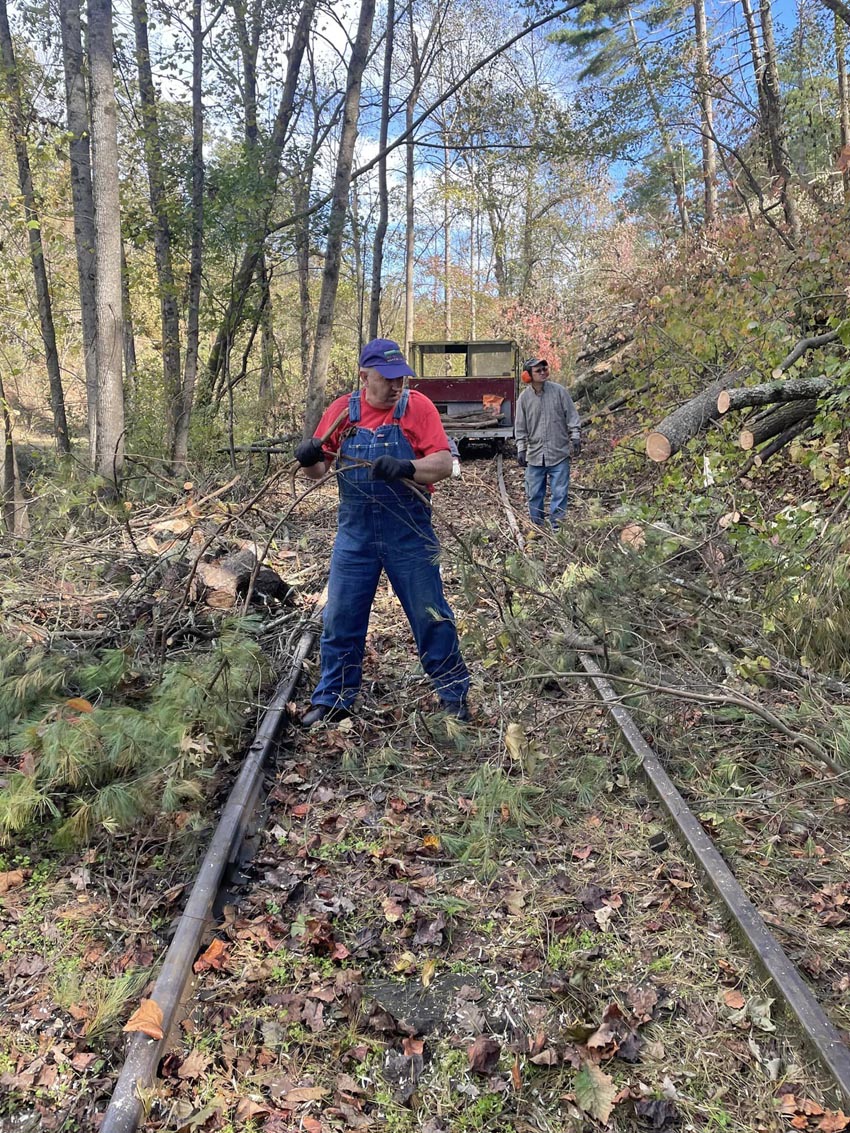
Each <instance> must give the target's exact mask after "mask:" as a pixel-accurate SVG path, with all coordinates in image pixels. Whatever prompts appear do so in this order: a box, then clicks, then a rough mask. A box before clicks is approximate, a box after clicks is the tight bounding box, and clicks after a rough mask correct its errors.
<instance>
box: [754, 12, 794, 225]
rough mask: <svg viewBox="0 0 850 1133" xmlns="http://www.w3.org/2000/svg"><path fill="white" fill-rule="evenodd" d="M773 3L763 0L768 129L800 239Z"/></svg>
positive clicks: (789, 219)
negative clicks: (783, 111) (781, 87)
mask: <svg viewBox="0 0 850 1133" xmlns="http://www.w3.org/2000/svg"><path fill="white" fill-rule="evenodd" d="M770 4H771V0H759V18H760V20H761V32H762V49H763V51H764V98H765V113H766V114H767V120H766V122H765V129H766V131H767V138H768V144H769V146H770V164H771V168H772V171H773V173H774V174H775V176H776V177H777V178H778V180H779V199H780V200H781V202H782V208H783V211H784V213H785V220H786V223H787V224H788V228H789V229H790V231H791V235H792V237H793V239H794V241H795V242H796V241H797V240H798V239H799V236H800V219H799V216H798V214H797V205H796V202H795V200H794V190H793V188H792V186H791V165H790V162H789V158H788V147H787V144H786V141H785V121H784V116H783V113H782V101H781V95H780V88H779V70H778V66H777V61H776V44H775V43H774V39H773V16H772V14H771V10H770Z"/></svg>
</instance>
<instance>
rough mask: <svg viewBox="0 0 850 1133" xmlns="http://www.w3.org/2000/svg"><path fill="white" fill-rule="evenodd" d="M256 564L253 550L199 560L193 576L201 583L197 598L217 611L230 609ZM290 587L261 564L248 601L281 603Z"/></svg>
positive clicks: (242, 591) (241, 594)
mask: <svg viewBox="0 0 850 1133" xmlns="http://www.w3.org/2000/svg"><path fill="white" fill-rule="evenodd" d="M256 566H257V556H256V555H255V554H254V553H253V551H246V550H243V551H238V552H236V553H234V554H232V555H225V556H224V557H223V558H221V559H216V560H215V561H214V562H203V561H202V562H199V563H198V567H197V570H196V572H195V576H196V579H197V582H198V583H199V584H200V586H199V591H200V592H199V593H197V594H196V597H202V598H203V600H204V602H205V603H206V604H207V605H208V606H212V607H213V608H214V609H217V610H230V609H232V608H233V607H234V606H235V605H236V603H237V601H238V600H239V599H240V598H242V597H244V595H245V594H246V592H247V590H248V585H249V583H250V581H251V577H252V575H253V574H254V571H255V569H256ZM290 590H291V587H289V586H288V585H287V584H286V583H285V582H284V581H283V579H282V578H281V577H280V575H279V574H278V573H277V572H276V571H274V570H272V569H271V567H267V566H261V567H260V569H259V571H257V577H256V580H255V582H254V589H253V590H252V592H251V601H252V602H254V603H260V604H268V603H269V602H283V601H285V599H286V597H287V595H288V594H289V592H290Z"/></svg>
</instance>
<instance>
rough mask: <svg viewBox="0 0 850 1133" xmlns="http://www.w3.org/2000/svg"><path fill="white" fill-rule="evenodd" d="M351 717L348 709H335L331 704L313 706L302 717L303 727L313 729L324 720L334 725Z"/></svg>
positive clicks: (340, 707) (339, 707)
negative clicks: (337, 721)
mask: <svg viewBox="0 0 850 1133" xmlns="http://www.w3.org/2000/svg"><path fill="white" fill-rule="evenodd" d="M350 715H351V713H350V712H349V711H348V709H347V708H343V707H342V706H341V705H340V706H338V707H336V708H333V707H332V706H331V705H330V704H313V705H312V706H311V707H310V708H308V709H307V711H306V712H305V713H304V715H303V716H302V717H301V726H302V727H303V728H312V727H313V725H314V724H320V723H321V722H322V721H323V720H325V721H327V723H328V724H333V723H334V722H335V721H336V720H344V719H345V718H346V717H347V716H350Z"/></svg>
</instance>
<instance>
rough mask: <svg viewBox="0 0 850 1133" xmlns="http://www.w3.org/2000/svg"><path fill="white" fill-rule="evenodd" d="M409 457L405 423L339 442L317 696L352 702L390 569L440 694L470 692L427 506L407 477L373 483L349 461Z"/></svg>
mask: <svg viewBox="0 0 850 1133" xmlns="http://www.w3.org/2000/svg"><path fill="white" fill-rule="evenodd" d="M384 454H387V455H390V456H396V457H399V458H401V459H410V458H412V457H413V455H414V453H413V449H412V448H411V447H410V444H409V443H408V441H407V439H406V438H405V436H404V434H403V433H402V431H401V428H400V426H399V425H397V424H395V423H393V424H391V425H381V426H380V427H379V428H378V429H377V430H375V431H374V432H372V431H371V430H369V429H363V428H356V429H355V430H354V431H353V433H352V435H350V436H349V437H348V438H347V439H346V440H345V441H343V444H342V446H341V449H340V456H339V475H338V477H337V479H338V483H339V489H340V505H339V529H338V532H337V537H336V542H335V543H334V549H333V554H332V556H331V569H330V577H329V579H328V602H327V605H326V606H325V612H324V626H323V630H322V641H321V676H320V677H319V683H318V685H317V686H316V688H315V690H314V692H313V695H312V697H311V702H312V703H313V704H327V705H329V706H330V707H343V708H348V707H350V706H351V704H352V703H353V701H354V699H355V697H356V696H357V693H358V691H359V689H360V682H361V679H362V675H363V652H364V649H365V644H366V631H367V629H368V627H369V611H370V610H371V608H372V602H373V600H374V597H375V591H376V590H377V587H378V581H379V579H380V577H381V571H382V570H384V571H386V574H387V577H388V578H389V580H390V584H391V585H392V588H393V590H394V591H395V593H396V594H397V595H398V598H399V601H400V602H401V605H402V608H403V609H404V612H405V614H406V615H407V620H408V621H409V622H410V627H411V629H412V630H413V637H414V640H415V641H416V648H417V650H418V651H419V657H420V660H421V662H422V667H423V668H424V670H425V672H426V673H427V674H428V676H429V677H430V678H431V682H432V684H433V685H434V688H435V689H436V691H437V693H438V694H439V696H440V699H441V700H443V701H447V702H451V703H459V702H461V701H463V700H465V699H466V694H467V692H468V689H469V673H468V672H467V668H466V665H465V664H464V662H463V658H462V657H461V653H460V645H459V643H458V636H457V629H456V627H455V622H454V616H453V615H452V611H451V609H450V608H449V605H448V603H447V602H446V599H445V595H444V594H443V580H442V578H441V577H440V568H439V565H438V561H437V560H438V556H439V551H440V547H439V542H438V540H437V536H436V534H435V533H434V528H433V527H432V525H431V509H430V507H429V506H428V505H427V504H424V503H423V502H422V501H421V500H420V499H418V498H417V497H416V496H415V495H414V494H413V493H412V492H411V491H410V489H409V488H407V487H406V486H405V485H404V484H387V483H386V482H384V481H381V480H372V479H371V473H370V469H369V468H367V467H364V466H357V465H352V464H351V462H352V461H366V460H368V461H373V460H375V458H376V457H377V456H381V455H384Z"/></svg>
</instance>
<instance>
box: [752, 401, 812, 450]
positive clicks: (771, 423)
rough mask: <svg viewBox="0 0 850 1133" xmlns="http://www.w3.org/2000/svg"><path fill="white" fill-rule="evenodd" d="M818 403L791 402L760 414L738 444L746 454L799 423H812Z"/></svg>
mask: <svg viewBox="0 0 850 1133" xmlns="http://www.w3.org/2000/svg"><path fill="white" fill-rule="evenodd" d="M817 406H818V403H817V402H816V401H814V400H811V399H810V400H808V401H789V402H788V403H787V404H785V405H779V406H777V407H776V409H772V410H771V411H770V412H769V413H763V414H760V415H759V416H758V417H757V418H756V419H755V420H754V421H752V422H750V426H749V428H747V429H742V430H741V432H740V433H739V434H738V444H739V445H740V446H741V448H742V449H743V450H744V451H745V452H749V451H750V450H751V449H754V448H756V447H757V446H758V445H761V444H764V442H765V441H769V440H770V439H771V437H778V436H780V434H782V433H784V432H785V430H786V429H790V428H791V427H792V426H793V425H796V424H797V423H798V422H799V421H806V422H810V421H812V420H813V418H814V416H815V413H816V412H817Z"/></svg>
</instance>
